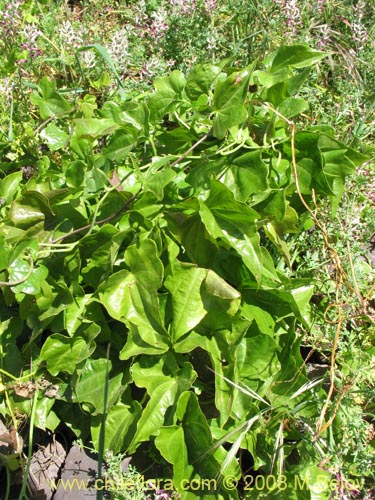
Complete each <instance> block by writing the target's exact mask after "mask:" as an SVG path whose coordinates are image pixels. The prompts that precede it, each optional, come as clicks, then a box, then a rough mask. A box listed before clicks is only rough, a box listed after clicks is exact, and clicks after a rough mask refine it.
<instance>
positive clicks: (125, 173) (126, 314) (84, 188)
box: [0, 45, 366, 499]
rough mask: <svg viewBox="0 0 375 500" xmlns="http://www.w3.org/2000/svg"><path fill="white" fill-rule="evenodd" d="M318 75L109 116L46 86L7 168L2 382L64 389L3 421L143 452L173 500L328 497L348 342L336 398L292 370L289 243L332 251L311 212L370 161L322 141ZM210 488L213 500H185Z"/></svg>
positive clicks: (212, 85)
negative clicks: (63, 429) (314, 102)
mask: <svg viewBox="0 0 375 500" xmlns="http://www.w3.org/2000/svg"><path fill="white" fill-rule="evenodd" d="M325 56H326V54H324V53H321V52H319V51H316V50H312V49H310V48H308V47H307V46H304V45H294V46H282V47H280V48H279V49H278V50H277V51H276V52H274V53H272V54H271V55H269V56H268V57H267V58H266V59H265V60H264V61H263V63H260V62H254V63H252V64H250V65H248V66H247V67H245V68H240V67H237V66H235V65H233V61H230V60H225V61H221V62H217V63H206V64H200V65H197V66H195V67H194V68H193V69H192V70H191V72H190V73H189V74H188V75H186V76H185V75H184V74H183V73H182V72H180V71H173V72H172V73H171V74H170V75H168V76H165V77H161V78H157V79H156V80H155V84H154V86H155V88H154V90H153V91H150V92H146V93H144V94H141V95H138V96H132V97H129V98H127V97H126V96H124V94H123V91H121V92H119V93H118V94H115V95H114V96H113V97H112V98H111V100H107V101H105V102H104V103H102V104H100V105H99V104H97V103H96V100H95V97H94V96H93V95H91V94H90V93H87V94H86V95H82V96H81V97H77V95H75V94H74V92H71V93H69V92H68V91H67V89H64V92H62V91H61V90H60V89H58V87H57V83H56V82H54V81H52V80H48V79H47V78H43V79H42V80H41V81H40V82H39V83H38V85H37V89H36V90H35V91H34V92H33V93H32V94H31V96H30V102H31V104H32V106H33V107H34V108H33V113H34V114H35V115H38V116H39V123H40V124H38V123H37V124H36V126H35V127H34V132H35V133H34V136H33V139H32V141H30V140H29V141H27V142H25V146H24V149H23V151H22V155H21V158H19V159H18V160H17V161H14V162H9V161H3V162H2V163H1V165H0V168H1V171H2V174H3V176H2V179H1V181H0V196H1V197H3V199H4V203H3V205H2V207H1V209H0V210H1V214H2V221H1V223H0V245H1V252H0V271H1V278H2V282H1V283H0V285H1V290H2V295H1V299H0V314H1V322H2V327H1V328H2V329H1V332H2V333H1V346H2V350H1V365H0V368H1V370H2V372H1V373H3V374H4V375H3V377H4V379H5V381H6V378H7V376H6V373H9V374H11V377H19V376H21V374H22V375H23V376H26V375H27V374H28V373H31V369H32V370H33V374H32V380H33V381H34V382H37V380H38V379H40V378H44V379H47V380H49V381H51V383H53V384H54V385H57V386H58V388H59V389H58V391H57V393H56V394H53V396H51V395H46V394H45V392H44V391H43V390H39V391H38V392H37V393H35V394H36V395H35V398H34V401H33V404H32V405H31V404H30V399H28V398H20V397H19V396H17V394H16V392H15V391H12V390H9V391H8V396H7V400H6V401H5V400H4V401H3V402H2V404H1V412H2V414H3V416H4V417H5V418H8V416H9V415H10V414H11V413H12V412H14V411H15V410H17V412H18V413H20V414H22V413H24V414H27V415H30V414H31V412H32V417H33V423H34V425H35V426H37V427H39V428H41V429H49V430H51V431H55V430H56V429H57V428H58V426H59V425H61V423H63V424H64V425H65V426H67V427H69V428H70V429H71V430H72V431H73V432H74V433H75V435H76V436H77V438H79V439H81V440H82V442H86V443H88V442H92V443H93V445H94V447H95V448H96V449H99V448H100V449H101V450H111V451H112V452H113V453H114V454H115V455H116V454H124V453H126V454H127V455H133V456H134V457H137V455H139V454H140V453H142V450H143V449H144V447H145V446H144V445H145V444H147V448H148V450H153V454H154V455H155V454H156V455H157V456H159V457H160V460H161V461H164V462H167V463H168V464H170V470H171V471H172V473H171V475H172V477H171V478H170V479H171V480H172V481H173V485H174V488H175V490H176V491H177V492H178V493H179V494H180V498H181V499H193V498H197V495H198V496H201V497H204V498H207V499H209V498H212V499H213V498H215V499H230V498H231V499H232V498H233V499H237V498H241V497H246V495H250V496H248V498H256V497H259V498H263V497H264V498H284V497H285V498H297V497H296V496H295V495H296V493H295V489H296V478H298V481H300V482H298V485H301V484H303V487H302V490H303V492H302V491H301V492H300V493H301V495H302V494H303V495H304V496H303V498H314V499H318V498H319V499H325V498H327V499H328V498H329V497H330V495H332V494H334V493H335V492H334V491H331V489H330V487H329V484H330V483H329V481H330V478H331V473H330V472H327V470H328V465H327V463H328V462H327V461H329V456H330V455H329V453H330V451H329V442H331V440H332V436H334V439H335V440H339V439H340V436H341V429H340V425H336V424H335V422H336V420H335V417H336V416H339V415H340V412H341V408H340V405H339V404H338V406H337V405H336V406H335V405H334V404H332V403H333V398H334V395H333V387H334V364H335V352H336V349H337V341H338V339H335V343H334V345H333V348H332V357H331V362H332V364H331V384H330V389H329V391H328V394H327V392H326V390H325V389H324V386H323V385H322V380H321V379H319V380H313V381H311V380H309V378H308V376H307V373H306V366H305V364H306V363H305V360H304V359H303V357H302V355H301V352H300V343H301V340H302V335H301V331H309V329H310V328H311V327H312V319H311V309H312V304H311V301H310V299H311V297H312V295H313V292H314V283H313V279H312V278H311V279H310V278H303V279H302V278H298V277H296V276H295V274H294V269H293V259H292V257H291V253H293V237H297V236H298V235H299V234H301V233H303V232H304V231H307V230H308V229H310V230H313V229H312V228H313V226H314V225H315V228H316V231H319V230H323V232H324V228H323V226H322V225H321V223H320V221H319V215H318V209H319V204H320V203H321V202H322V200H327V199H328V200H330V203H331V212H332V215H334V213H335V210H336V209H337V207H338V204H339V201H340V198H341V196H342V194H343V192H344V189H345V187H344V183H345V178H346V176H348V175H350V174H352V173H354V172H355V169H356V167H357V166H359V165H361V164H362V163H363V162H364V161H365V160H366V157H365V156H364V155H362V154H361V153H360V152H358V151H356V150H354V149H352V148H350V147H348V146H347V145H345V144H343V143H342V142H340V141H338V140H337V139H336V138H335V132H334V130H333V129H332V128H331V127H329V126H327V125H324V124H316V125H311V124H310V123H309V117H308V113H309V104H308V102H306V101H305V100H304V99H302V98H300V97H298V92H299V90H300V89H301V88H302V87H303V86H304V85H305V84H306V82H307V79H308V77H309V74H310V71H311V70H312V69H313V68H314V66H315V65H316V64H318V63H319V61H321V60H322V59H323V58H324V57H325ZM69 95H70V96H71V98H69ZM28 145H29V146H30V147H28ZM24 165H32V167H33V168H32V173H31V175H28V176H25V175H24V174H23V172H22V170H21V169H20V167H21V166H24ZM26 252H27V255H28V257H27V258H26V257H25V254H26ZM29 258H30V259H32V260H30V261H29V260H28V259H29ZM31 263H33V265H31ZM29 264H30V265H29ZM336 264H337V266H336V268H338V270H339V272H340V268H339V263H338V261H337V262H336ZM341 277H342V278H343V275H342V273H341ZM337 301H338V303H339V295H338V296H337ZM338 331H339V326H338ZM109 343H110V345H111V350H110V356H109V358H108V359H107V354H106V353H107V347H108V345H109ZM29 359H32V360H33V363H32V367H31V368H30V364H29ZM106 381H107V382H106ZM105 384H107V385H106V387H105ZM336 402H337V400H336ZM103 415H105V418H103ZM327 443H328V444H327ZM243 457H247V462H248V464H247V466H246V467H245V465H244V463H243ZM323 462H324V464H325V465H324V467H323V465H322V464H323ZM270 475H274V477H275V478H276V481H275V482H274V483H272V484H271V483H270V482H267V483H266V486H267V487H265V488H266V490H267V491H266V490H264V491H262V492H259V491H255V490H254V489H252V486H251V485H252V482H251V478H255V477H258V476H259V477H260V476H262V477H269V476H270ZM229 477H230V478H232V480H233V481H232V483H230V482H228V478H229ZM317 477H320V478H322V477H323V478H324V480H325V481H326V482H327V488H326V489H324V488H323V490H324V491H323V490H321V491H319V492H318V493H317V490H316V481H317ZM204 479H212V480H215V483H211V486H210V490H209V491H206V490H205V491H203V490H202V491H198V492H197V491H196V490H194V491H193V490H189V489H188V488H187V489H186V488H185V485H186V482H184V481H185V480H187V481H190V482H191V481H193V480H196V481H202V480H204ZM195 484H196V483H195ZM202 484H203V483H202ZM251 495H253V496H251ZM254 495H257V496H254ZM262 495H263V497H262ZM280 495H281V496H280ZM298 498H302V497H298Z"/></svg>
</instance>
